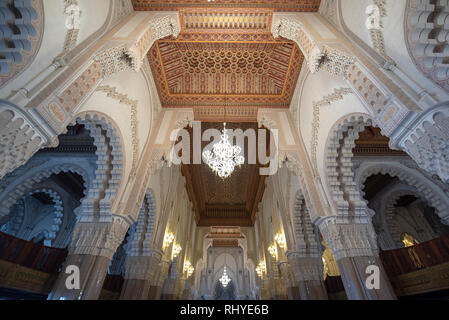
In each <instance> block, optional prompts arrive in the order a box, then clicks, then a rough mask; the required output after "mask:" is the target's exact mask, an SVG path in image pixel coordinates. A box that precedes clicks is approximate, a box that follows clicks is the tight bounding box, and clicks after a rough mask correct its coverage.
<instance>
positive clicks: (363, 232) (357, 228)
mask: <svg viewBox="0 0 449 320" xmlns="http://www.w3.org/2000/svg"><path fill="white" fill-rule="evenodd" d="M318 226H319V228H320V230H321V234H322V235H323V238H324V241H325V242H326V244H327V245H328V246H329V248H330V249H331V250H332V252H333V254H334V256H335V259H336V260H337V264H338V267H339V269H340V273H341V276H342V280H343V284H344V287H345V291H346V295H347V296H348V299H349V300H396V299H397V298H396V294H395V293H394V290H393V287H392V285H391V283H390V280H389V279H388V277H387V274H386V273H385V270H384V268H383V265H382V262H381V260H380V258H379V255H378V247H377V241H376V234H375V232H374V229H373V226H372V224H371V223H355V222H353V223H341V222H337V218H336V217H332V218H327V219H324V220H323V221H321V222H320V223H319V224H318ZM369 266H374V267H377V268H378V270H379V273H378V275H379V284H380V285H379V288H378V289H376V288H370V287H368V286H367V280H369V277H370V275H371V273H367V268H368V267H369Z"/></svg>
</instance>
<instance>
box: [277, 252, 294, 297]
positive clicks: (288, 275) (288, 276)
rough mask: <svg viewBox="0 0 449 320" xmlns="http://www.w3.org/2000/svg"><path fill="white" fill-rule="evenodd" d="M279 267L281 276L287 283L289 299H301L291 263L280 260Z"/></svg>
mask: <svg viewBox="0 0 449 320" xmlns="http://www.w3.org/2000/svg"><path fill="white" fill-rule="evenodd" d="M279 269H280V271H281V277H282V279H284V281H285V283H286V287H287V297H288V300H299V287H298V282H297V281H296V279H295V277H294V275H293V274H292V268H291V266H290V264H289V263H288V262H287V261H284V262H279Z"/></svg>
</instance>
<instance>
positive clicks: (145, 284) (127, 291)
mask: <svg viewBox="0 0 449 320" xmlns="http://www.w3.org/2000/svg"><path fill="white" fill-rule="evenodd" d="M161 257H162V253H161V252H153V253H152V254H151V255H150V256H143V257H134V256H129V257H128V258H127V260H126V265H125V283H124V284H123V289H122V292H121V295H120V299H121V300H147V299H148V298H149V295H150V288H151V287H152V286H153V287H155V286H157V278H156V276H157V273H158V270H159V268H160V266H159V263H160V261H161Z"/></svg>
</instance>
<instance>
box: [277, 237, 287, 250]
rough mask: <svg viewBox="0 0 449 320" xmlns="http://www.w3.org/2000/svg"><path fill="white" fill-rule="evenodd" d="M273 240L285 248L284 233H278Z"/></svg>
mask: <svg viewBox="0 0 449 320" xmlns="http://www.w3.org/2000/svg"><path fill="white" fill-rule="evenodd" d="M274 240H276V242H277V243H278V245H279V247H281V248H282V249H284V250H285V248H287V241H286V240H285V235H284V234H283V233H278V234H277V235H276V236H275V237H274Z"/></svg>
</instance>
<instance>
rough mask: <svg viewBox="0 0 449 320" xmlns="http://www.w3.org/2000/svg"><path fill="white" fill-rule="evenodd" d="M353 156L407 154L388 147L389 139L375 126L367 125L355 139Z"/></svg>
mask: <svg viewBox="0 0 449 320" xmlns="http://www.w3.org/2000/svg"><path fill="white" fill-rule="evenodd" d="M355 144H356V147H355V149H354V155H355V156H359V157H362V156H371V157H378V156H407V154H406V153H404V152H402V151H399V150H392V149H390V146H389V145H390V139H389V138H388V137H385V136H383V135H382V133H381V130H380V129H379V128H375V127H367V128H366V129H365V131H363V132H361V133H360V136H359V139H357V140H356V141H355Z"/></svg>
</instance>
